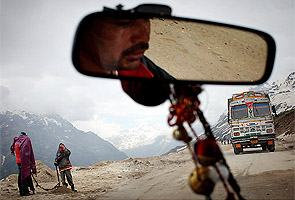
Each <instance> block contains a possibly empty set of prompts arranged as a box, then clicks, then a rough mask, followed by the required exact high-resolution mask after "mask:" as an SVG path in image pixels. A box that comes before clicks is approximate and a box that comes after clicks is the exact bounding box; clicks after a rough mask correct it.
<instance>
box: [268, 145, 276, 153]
mask: <svg viewBox="0 0 295 200" xmlns="http://www.w3.org/2000/svg"><path fill="white" fill-rule="evenodd" d="M267 148H268V150H269V151H270V152H274V151H275V146H274V145H271V146H267Z"/></svg>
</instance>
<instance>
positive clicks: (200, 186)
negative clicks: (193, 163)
mask: <svg viewBox="0 0 295 200" xmlns="http://www.w3.org/2000/svg"><path fill="white" fill-rule="evenodd" d="M189 185H190V187H191V189H192V190H193V191H194V192H195V193H197V194H202V195H206V196H209V195H210V194H211V193H212V192H213V190H214V186H215V183H214V182H213V181H212V180H211V179H210V175H209V168H208V167H198V168H195V169H194V171H193V172H192V173H191V175H190V177H189Z"/></svg>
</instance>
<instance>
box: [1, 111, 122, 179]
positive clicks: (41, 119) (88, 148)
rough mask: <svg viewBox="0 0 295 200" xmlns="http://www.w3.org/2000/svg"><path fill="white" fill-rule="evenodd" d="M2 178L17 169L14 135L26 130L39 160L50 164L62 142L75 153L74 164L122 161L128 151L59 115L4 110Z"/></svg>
mask: <svg viewBox="0 0 295 200" xmlns="http://www.w3.org/2000/svg"><path fill="white" fill-rule="evenodd" d="M0 119H1V120H0V134H1V135H0V136H1V143H0V148H1V178H3V177H5V176H7V175H9V174H11V173H16V172H17V167H16V164H15V157H14V156H12V155H11V154H10V150H9V149H10V145H11V144H12V141H13V137H15V136H19V134H20V132H21V131H24V132H26V133H27V134H28V136H29V137H30V138H31V141H32V145H33V150H34V154H35V159H36V160H41V161H42V162H43V163H44V164H46V165H47V166H49V167H52V168H53V167H54V165H53V162H54V159H55V154H56V151H57V147H58V145H59V143H64V144H65V145H66V146H67V147H68V148H69V149H70V150H71V152H72V154H71V157H70V159H71V162H72V164H73V165H74V166H90V165H92V164H94V163H97V162H100V161H105V160H113V161H115V160H122V159H125V158H127V156H126V154H124V153H123V152H120V151H119V150H117V149H116V148H115V147H114V146H113V145H112V144H110V143H109V142H107V141H105V140H103V139H101V138H100V137H99V136H97V135H96V134H94V133H92V132H87V133H86V132H83V131H81V130H78V129H76V128H75V127H74V126H73V125H72V124H71V123H70V122H68V121H67V120H65V119H63V118H61V117H60V116H58V115H54V114H50V115H48V114H47V115H35V114H32V113H27V112H24V111H17V112H10V111H2V112H1V113H0Z"/></svg>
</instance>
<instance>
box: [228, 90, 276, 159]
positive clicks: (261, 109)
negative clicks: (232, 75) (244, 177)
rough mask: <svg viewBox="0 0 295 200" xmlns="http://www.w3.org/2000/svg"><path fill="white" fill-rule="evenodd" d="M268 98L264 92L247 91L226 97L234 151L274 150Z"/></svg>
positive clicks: (271, 117)
mask: <svg viewBox="0 0 295 200" xmlns="http://www.w3.org/2000/svg"><path fill="white" fill-rule="evenodd" d="M271 108H272V107H271V104H270V99H269V96H268V95H267V94H266V93H265V92H254V91H247V92H243V93H239V94H233V95H232V97H231V98H229V99H228V122H229V125H230V129H231V134H230V135H231V136H230V137H231V143H232V146H233V148H234V153H235V154H239V153H241V152H243V150H244V148H259V147H260V148H262V150H266V149H268V150H269V151H270V152H273V151H275V129H274V120H273V115H272V109H271Z"/></svg>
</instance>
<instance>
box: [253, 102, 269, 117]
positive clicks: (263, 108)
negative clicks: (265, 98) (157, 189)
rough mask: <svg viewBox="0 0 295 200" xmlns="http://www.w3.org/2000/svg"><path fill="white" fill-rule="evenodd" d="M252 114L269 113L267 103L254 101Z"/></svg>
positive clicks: (261, 114) (257, 115)
mask: <svg viewBox="0 0 295 200" xmlns="http://www.w3.org/2000/svg"><path fill="white" fill-rule="evenodd" d="M254 115H255V116H256V117H261V116H265V115H269V107H268V104H267V103H254Z"/></svg>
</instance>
